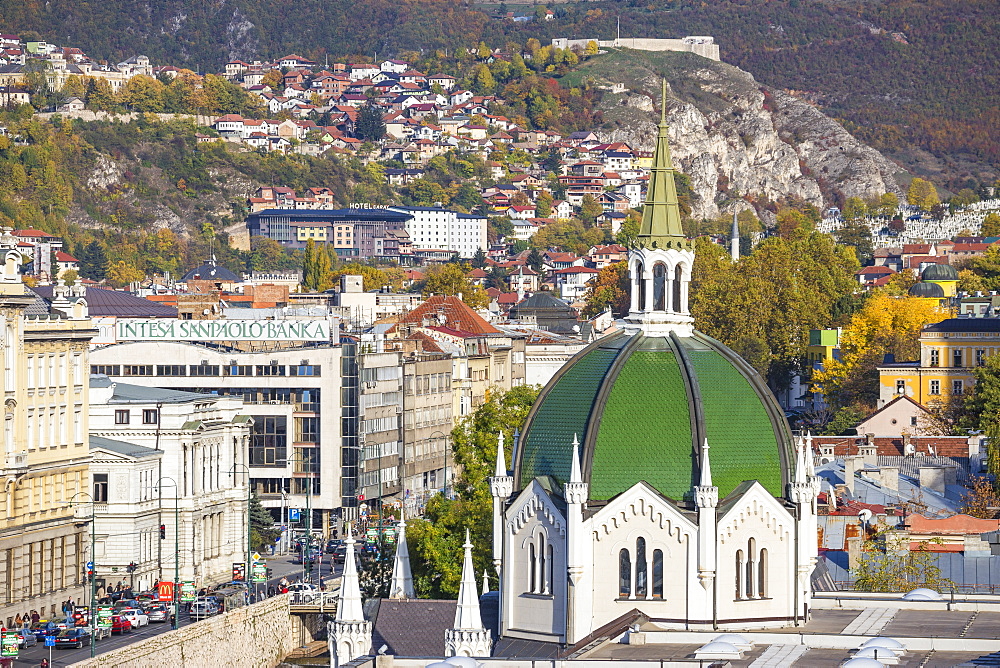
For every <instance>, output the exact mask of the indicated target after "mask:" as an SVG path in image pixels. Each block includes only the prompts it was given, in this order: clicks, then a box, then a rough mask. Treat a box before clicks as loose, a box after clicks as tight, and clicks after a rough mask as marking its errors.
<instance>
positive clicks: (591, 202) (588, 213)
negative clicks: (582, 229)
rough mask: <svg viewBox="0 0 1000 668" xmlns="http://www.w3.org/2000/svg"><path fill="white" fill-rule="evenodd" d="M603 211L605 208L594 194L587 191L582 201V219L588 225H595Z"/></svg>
mask: <svg viewBox="0 0 1000 668" xmlns="http://www.w3.org/2000/svg"><path fill="white" fill-rule="evenodd" d="M602 213H604V208H603V207H601V203H600V202H598V201H597V199H596V198H595V197H594V196H593V195H591V194H590V193H587V194H586V195H584V196H583V201H582V202H580V220H582V221H583V222H584V223H585V224H587V225H593V224H594V223H595V222H597V217H598V216H600V215H601V214H602Z"/></svg>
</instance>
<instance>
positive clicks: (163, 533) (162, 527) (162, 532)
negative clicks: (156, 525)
mask: <svg viewBox="0 0 1000 668" xmlns="http://www.w3.org/2000/svg"><path fill="white" fill-rule="evenodd" d="M166 539H167V525H166V524H161V525H160V540H166Z"/></svg>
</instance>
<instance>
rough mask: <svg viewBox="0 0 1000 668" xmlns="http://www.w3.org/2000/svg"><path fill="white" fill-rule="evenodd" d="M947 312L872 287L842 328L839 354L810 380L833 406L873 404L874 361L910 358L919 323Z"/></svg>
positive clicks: (875, 385)
mask: <svg viewBox="0 0 1000 668" xmlns="http://www.w3.org/2000/svg"><path fill="white" fill-rule="evenodd" d="M948 315H949V314H948V312H947V311H945V310H943V309H941V308H939V307H938V306H937V305H935V304H933V303H932V302H930V301H928V300H926V299H918V298H916V297H893V296H892V295H890V294H888V292H886V291H883V290H877V291H875V292H874V293H872V295H871V297H869V298H868V301H866V302H865V305H864V306H863V307H862V308H861V310H860V311H858V312H857V313H855V314H854V315H853V316H852V317H851V322H850V324H849V325H848V326H847V327H846V328H845V329H844V332H843V334H842V335H841V337H840V350H841V354H840V359H839V360H830V361H828V362H826V364H825V368H824V369H822V370H821V371H817V372H816V374H815V376H814V377H813V380H814V381H815V382H816V383H817V384H818V385H819V386H821V387H822V389H823V392H824V393H825V394H826V395H827V396H828V397H832V398H833V399H834V400H835V402H836V403H837V404H838V405H841V406H846V405H849V404H852V403H860V404H864V405H866V406H872V407H874V406H875V404H876V403H877V401H878V394H879V380H878V369H877V366H878V365H879V364H881V363H882V360H883V359H884V357H885V356H886V355H894V356H895V358H896V359H898V360H910V359H916V358H917V356H918V355H919V353H920V345H919V342H918V337H919V336H920V332H921V330H923V328H924V325H929V324H931V323H935V322H940V321H942V320H944V319H945V318H947V317H948Z"/></svg>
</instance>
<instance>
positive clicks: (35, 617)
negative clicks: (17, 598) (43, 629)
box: [31, 610, 41, 624]
mask: <svg viewBox="0 0 1000 668" xmlns="http://www.w3.org/2000/svg"><path fill="white" fill-rule="evenodd" d="M39 619H41V616H40V615H39V614H38V611H37V610H32V611H31V623H32V624H36V623H38V620H39Z"/></svg>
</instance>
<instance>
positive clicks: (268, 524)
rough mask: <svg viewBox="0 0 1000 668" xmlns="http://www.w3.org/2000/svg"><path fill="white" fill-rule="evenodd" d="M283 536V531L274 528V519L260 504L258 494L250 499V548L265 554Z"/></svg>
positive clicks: (254, 494)
mask: <svg viewBox="0 0 1000 668" xmlns="http://www.w3.org/2000/svg"><path fill="white" fill-rule="evenodd" d="M280 535H281V530H280V529H276V528H275V527H274V518H273V517H272V516H271V513H269V512H268V511H267V508H265V507H264V505H263V504H262V503H261V502H260V499H259V498H258V497H257V493H256V492H254V493H253V495H252V496H251V497H250V547H252V548H253V549H254V550H257V551H259V552H263V551H264V550H265V549H267V547H268V546H270V545H274V541H275V540H277V538H278V536H280Z"/></svg>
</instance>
